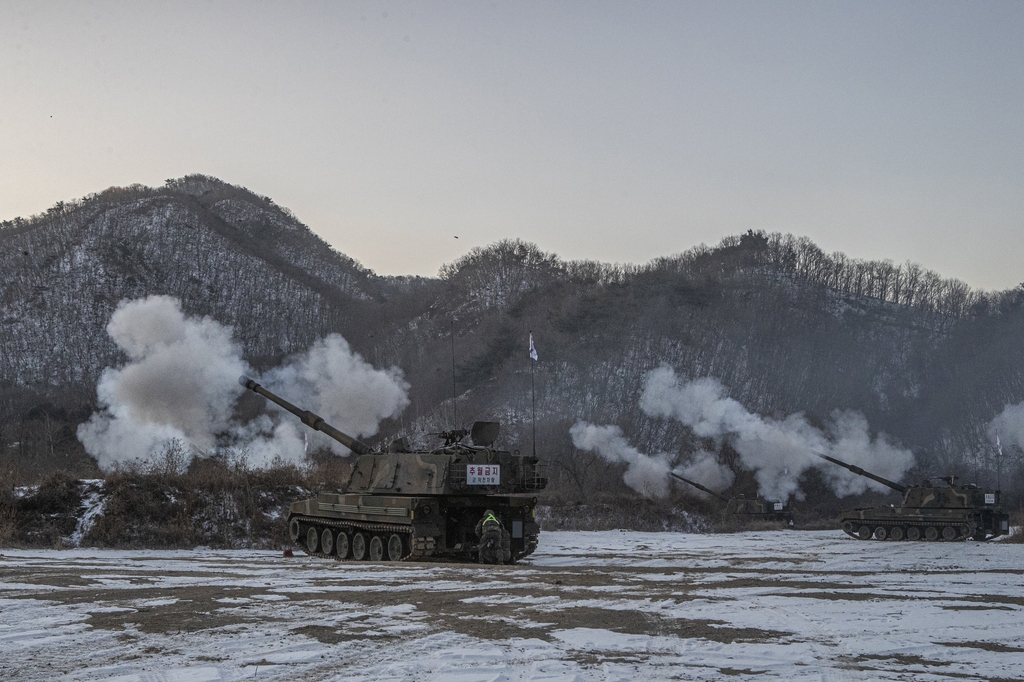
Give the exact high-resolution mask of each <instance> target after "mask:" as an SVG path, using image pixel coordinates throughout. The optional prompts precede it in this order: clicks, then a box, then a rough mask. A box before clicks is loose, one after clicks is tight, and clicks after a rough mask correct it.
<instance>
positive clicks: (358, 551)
mask: <svg viewBox="0 0 1024 682" xmlns="http://www.w3.org/2000/svg"><path fill="white" fill-rule="evenodd" d="M352 558H353V559H355V560H356V561H362V560H363V559H365V558H366V536H365V535H363V534H362V533H356V534H355V535H353V536H352Z"/></svg>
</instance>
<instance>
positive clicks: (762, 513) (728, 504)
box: [668, 471, 791, 521]
mask: <svg viewBox="0 0 1024 682" xmlns="http://www.w3.org/2000/svg"><path fill="white" fill-rule="evenodd" d="M668 473H669V475H670V476H672V477H673V478H675V479H678V480H680V481H682V482H683V483H688V484H690V485H692V486H693V487H694V488H696V489H697V490H702V491H704V492H706V493H708V494H709V495H713V496H715V497H717V498H718V499H720V500H722V501H723V502H725V511H726V513H727V514H731V515H732V516H734V517H736V518H737V519H742V520H746V521H789V520H790V519H791V515H790V511H789V506H788V505H786V504H785V503H784V502H772V501H770V500H765V499H762V498H760V497H755V498H753V499H750V498H746V497H726V496H725V495H722V494H720V493H716V492H715V491H714V490H712V489H711V488H708V487H706V486H703V485H701V484H700V483H697V482H696V481H691V480H690V479H688V478H683V477H682V476H680V475H679V474H677V473H676V472H674V471H670V472H668Z"/></svg>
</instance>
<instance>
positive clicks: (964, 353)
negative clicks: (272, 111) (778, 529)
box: [0, 176, 1024, 497]
mask: <svg viewBox="0 0 1024 682" xmlns="http://www.w3.org/2000/svg"><path fill="white" fill-rule="evenodd" d="M0 247H2V248H0V271H2V272H3V275H4V276H3V283H2V290H0V319H2V320H3V324H2V327H0V448H2V452H3V453H4V454H3V466H4V467H5V468H6V469H7V470H13V471H17V472H20V474H19V475H23V476H30V475H32V474H37V473H42V472H45V471H48V470H51V469H55V468H66V469H70V470H72V471H76V472H87V471H89V470H90V467H91V466H92V465H91V464H90V461H91V460H90V458H89V457H88V456H87V455H86V454H85V451H84V449H83V448H82V446H81V444H80V443H79V442H78V440H77V438H76V437H75V428H76V427H77V425H78V424H80V423H81V422H84V421H86V420H87V419H88V418H89V415H90V414H92V413H93V412H94V411H95V410H96V408H97V403H96V384H97V381H98V379H99V377H100V375H101V372H102V371H103V369H104V368H106V367H113V366H117V365H119V364H123V362H124V361H125V357H124V356H123V354H122V353H121V352H120V351H118V349H117V347H116V346H115V345H114V343H113V342H112V341H111V339H110V338H109V337H108V335H107V333H106V331H105V326H106V325H107V322H108V321H109V319H110V316H111V314H112V312H113V311H114V309H115V307H116V306H117V304H118V303H119V302H120V301H122V300H126V299H137V298H142V297H145V296H147V295H151V294H164V295H170V296H174V297H176V298H178V299H180V301H181V304H182V308H183V311H184V312H185V313H186V314H188V315H190V316H209V317H211V318H213V319H214V320H216V321H218V322H220V323H221V324H224V325H228V326H230V327H231V328H232V329H233V333H234V336H235V339H236V340H237V341H238V342H239V343H240V344H241V347H242V351H243V354H244V357H245V359H246V360H247V361H248V362H249V363H250V364H252V365H253V366H254V367H255V368H257V369H262V368H269V367H271V366H274V365H276V364H278V363H279V362H280V361H281V360H282V359H283V358H285V357H286V356H288V355H291V354H293V353H296V352H299V351H303V350H305V349H306V348H308V347H309V346H310V345H311V344H312V343H313V342H314V341H316V340H317V339H320V338H323V337H324V336H326V335H327V334H330V333H334V332H336V333H340V334H341V335H342V336H344V337H345V339H347V340H348V342H349V343H350V344H351V346H352V348H353V349H354V350H355V351H357V352H358V353H360V354H361V355H362V356H363V357H364V358H365V359H366V360H367V361H368V362H370V363H371V364H373V365H374V366H376V367H390V366H396V367H398V368H400V369H401V370H402V372H403V374H404V378H405V380H406V381H407V382H408V383H409V385H410V389H409V393H408V397H409V404H408V406H407V407H406V408H405V409H404V412H402V413H401V415H400V416H398V417H396V418H394V419H389V420H387V421H385V422H384V424H383V425H382V427H381V435H380V437H390V436H393V435H396V434H399V433H402V434H405V435H407V436H409V437H411V438H412V439H413V440H415V441H420V442H423V443H426V442H427V439H428V438H429V436H428V435H427V433H428V432H429V431H432V430H436V429H437V428H438V427H440V426H445V425H448V424H450V422H451V420H452V419H453V409H452V393H453V377H452V358H453V349H452V335H453V334H454V360H455V376H454V391H455V393H457V394H458V402H457V410H458V420H459V422H460V423H462V424H467V423H469V422H471V421H472V420H474V419H482V418H491V419H498V420H500V421H502V422H503V424H504V429H505V430H504V433H503V440H504V442H505V443H506V444H507V445H510V446H513V447H520V448H524V449H525V448H529V447H531V446H532V442H531V440H532V438H531V423H530V417H531V381H532V383H533V385H535V387H536V398H537V401H536V405H537V427H536V428H537V449H538V454H540V455H541V456H542V457H543V458H544V459H545V461H547V462H548V464H549V467H550V473H551V477H552V486H551V490H552V491H554V492H556V493H559V494H564V495H566V496H580V497H583V496H586V495H588V494H589V493H592V492H593V491H596V490H598V489H601V490H607V489H608V488H609V486H615V485H621V483H619V477H620V475H621V468H618V467H617V466H615V465H613V464H610V463H607V462H605V461H603V460H601V459H600V458H599V457H598V456H597V455H596V454H594V453H591V452H587V451H582V450H579V449H577V448H576V447H574V445H573V441H572V439H571V438H570V436H569V429H570V428H571V427H572V426H573V424H574V423H576V422H577V421H579V420H586V421H588V422H592V423H596V424H611V425H617V426H619V427H620V428H621V429H622V432H623V433H624V434H625V436H626V437H627V438H628V439H629V441H630V442H631V443H632V444H633V445H635V446H636V447H637V448H638V449H639V450H641V451H643V452H649V453H655V452H663V453H669V455H671V456H672V457H676V458H678V460H679V461H681V462H685V461H686V460H687V459H688V458H689V457H690V456H691V454H692V453H694V452H695V451H697V450H698V449H705V450H708V449H713V450H715V451H717V452H719V454H720V457H721V459H722V461H723V462H726V463H727V464H728V463H731V464H733V466H736V464H735V461H734V460H733V459H730V451H729V446H728V443H727V442H711V441H710V440H709V439H707V438H703V439H702V438H698V437H697V436H695V435H694V432H693V431H692V429H689V428H688V427H686V426H684V425H682V424H680V423H678V422H673V421H671V420H666V419H658V418H653V417H651V416H650V415H649V414H647V413H645V412H644V411H643V410H642V409H641V407H640V404H641V394H642V392H643V389H644V381H645V377H646V376H647V375H648V373H649V372H650V371H651V370H653V369H655V368H657V367H659V366H660V365H662V364H667V365H669V366H670V367H672V368H673V369H674V370H675V372H676V373H677V374H678V375H679V376H680V377H686V378H690V379H695V378H699V377H714V378H716V379H718V380H719V381H720V382H721V384H722V385H723V386H724V387H725V389H726V391H727V392H728V395H729V396H730V397H731V398H734V399H735V400H736V401H739V403H740V404H742V405H743V406H744V407H745V408H746V409H747V410H749V411H750V412H752V413H756V414H758V415H763V416H764V417H766V418H777V419H781V418H785V417H786V416H787V415H791V414H794V413H801V412H802V413H804V414H805V415H806V417H807V419H808V421H809V422H810V423H811V424H815V425H818V424H823V423H825V422H827V421H828V420H829V419H830V418H831V416H832V414H833V412H834V411H835V410H854V411H856V412H859V413H860V414H862V415H863V416H864V417H865V418H866V419H867V423H868V424H869V425H870V428H871V430H872V432H873V433H878V432H885V433H886V434H888V436H889V437H890V438H891V439H892V440H893V441H895V442H898V443H899V444H900V445H902V446H903V447H905V448H908V449H910V450H911V451H912V452H913V453H914V456H915V459H916V462H917V466H916V468H915V469H914V470H913V471H911V472H910V475H912V476H916V477H920V476H924V475H939V474H947V473H957V474H960V475H962V476H965V477H966V478H967V479H968V480H971V481H978V482H980V483H987V484H990V485H995V483H996V477H997V475H1001V482H1002V486H1003V488H1004V489H1007V490H1008V491H1010V492H1011V493H1012V492H1013V491H1019V488H1020V485H1021V484H1022V483H1024V477H1022V476H1021V473H1022V472H1021V468H1020V465H1019V462H1020V460H1019V459H1018V458H1017V456H1018V455H1019V454H1020V449H1019V448H1018V447H1017V446H1016V445H1015V444H1013V443H1012V442H1011V443H1005V445H1007V447H1006V448H1004V450H1005V453H1004V456H1003V457H1002V458H1001V459H1000V457H999V455H998V452H997V450H996V448H995V446H994V445H993V443H992V439H991V434H990V433H989V424H990V422H992V420H993V418H994V417H996V416H997V415H998V414H1000V413H1001V412H1002V411H1003V409H1004V408H1005V407H1006V406H1007V405H1009V404H1015V403H1019V402H1021V401H1022V400H1024V370H1022V367H1024V364H1022V362H1021V361H1022V360H1024V289H1022V288H1017V289H1013V290H1009V291H1005V292H994V293H991V292H990V293H986V292H979V291H975V290H972V289H970V288H969V287H968V286H967V285H966V284H964V283H963V282H959V281H956V280H948V279H943V278H942V277H940V276H939V275H938V274H936V273H933V272H930V271H928V270H926V269H924V268H922V267H920V266H918V265H914V264H904V265H895V264H893V263H890V262H888V261H884V262H865V261H857V260H852V259H848V258H846V257H844V256H843V255H841V254H833V255H827V254H824V253H823V252H822V251H821V250H820V249H819V248H817V247H816V246H815V245H814V244H813V243H811V242H809V241H808V240H806V239H799V238H795V237H792V236H789V235H779V234H763V233H753V232H752V233H748V234H745V235H741V236H735V237H730V238H727V239H725V240H723V241H722V243H721V244H719V245H717V246H714V247H706V246H699V247H695V248H692V249H690V250H688V251H685V252H683V253H681V254H679V255H675V256H671V257H666V258H662V259H658V260H656V261H653V262H651V263H649V264H646V265H643V266H635V267H634V266H629V267H622V266H612V265H607V264H601V263H594V262H567V261H563V260H561V259H559V258H558V257H557V256H555V255H553V254H546V253H543V252H541V251H540V250H538V249H537V248H536V247H535V246H533V245H531V244H526V243H523V242H519V241H504V242H499V243H497V244H494V245H492V246H490V247H487V248H484V249H474V250H473V251H471V252H470V253H468V254H467V255H465V256H463V257H462V258H460V259H458V260H456V261H454V262H452V263H450V264H448V265H446V266H445V267H443V268H442V270H441V272H440V273H439V275H438V277H437V278H388V277H380V276H377V275H375V274H374V273H372V272H370V271H368V270H367V269H365V268H363V267H361V266H360V265H359V264H358V263H356V262H354V261H353V260H352V259H350V258H348V257H346V256H344V255H342V254H339V253H337V252H336V251H334V250H332V249H331V248H330V247H329V246H328V245H327V244H326V243H325V242H323V241H322V240H321V239H319V238H318V237H317V236H316V235H315V234H314V233H313V232H311V231H310V230H309V229H308V228H307V227H306V226H304V225H303V224H301V223H300V222H299V221H298V220H297V219H296V218H295V217H294V216H292V215H291V214H290V213H289V212H288V211H287V210H286V209H283V208H281V207H278V206H276V205H275V204H274V203H273V201H271V200H270V199H268V198H266V197H261V196H258V195H256V194H253V193H252V192H249V191H248V190H245V189H242V188H238V187H234V186H231V185H228V184H225V183H223V182H220V181H218V180H216V179H213V178H208V177H203V176H190V177H186V178H182V179H179V180H171V181H168V183H167V184H166V185H165V186H164V187H161V188H146V187H141V186H133V187H129V188H112V189H109V190H107V191H105V192H102V193H100V194H97V195H93V196H89V197H86V198H85V199H82V200H80V201H76V202H70V203H67V204H58V205H57V206H55V207H53V208H52V209H50V210H49V211H48V212H47V213H45V214H43V215H40V216H34V217H32V218H30V219H27V220H21V219H18V220H14V221H12V222H6V223H3V225H2V227H0ZM530 331H532V332H533V337H534V339H535V342H536V345H537V349H538V352H539V361H538V362H537V363H536V364H533V365H532V366H531V361H530V360H529V357H528V353H527V343H528V341H527V340H528V335H529V333H530ZM531 372H532V376H531ZM292 397H293V398H294V399H295V400H296V401H299V402H301V398H302V396H292ZM1004 440H1005V439H1004ZM997 469H1001V472H999V473H998V474H997ZM740 473H741V474H742V472H740ZM735 485H736V486H737V488H742V486H744V485H749V478H744V477H743V476H742V475H740V476H739V477H737V479H736V484H735Z"/></svg>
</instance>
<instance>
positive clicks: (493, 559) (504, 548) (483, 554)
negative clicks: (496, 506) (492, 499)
mask: <svg viewBox="0 0 1024 682" xmlns="http://www.w3.org/2000/svg"><path fill="white" fill-rule="evenodd" d="M476 534H477V537H479V538H480V545H479V550H478V554H477V558H478V560H479V561H480V563H482V564H503V563H505V562H507V561H509V560H510V559H511V558H512V551H511V546H510V543H511V537H510V536H509V534H508V531H506V530H505V528H504V527H503V526H502V525H501V521H499V520H498V517H497V516H495V515H494V512H493V511H492V510H490V509H488V510H487V511H485V512H484V516H483V518H482V519H480V521H478V522H477V524H476Z"/></svg>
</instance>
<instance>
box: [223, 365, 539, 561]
mask: <svg viewBox="0 0 1024 682" xmlns="http://www.w3.org/2000/svg"><path fill="white" fill-rule="evenodd" d="M238 383H240V384H241V385H242V386H244V387H245V388H247V389H248V390H250V391H252V392H254V393H256V394H258V395H261V396H263V397H264V398H266V399H267V400H270V401H272V402H273V403H275V404H276V405H279V406H280V407H281V408H283V409H284V410H286V411H288V412H290V413H292V414H293V415H295V416H296V417H298V418H299V419H300V420H301V421H302V423H303V424H305V425H306V426H308V427H310V428H311V429H314V430H316V431H320V432H322V433H325V434H327V435H328V436H330V437H331V438H333V439H334V440H336V441H338V442H339V443H341V444H342V445H344V446H345V447H347V448H348V449H350V450H351V451H352V452H354V453H356V455H358V457H357V458H356V460H355V461H354V462H353V466H352V472H351V474H350V475H349V477H348V480H347V481H346V482H345V483H343V484H342V485H341V486H340V487H339V490H338V491H337V492H323V493H320V494H319V495H317V496H316V497H314V498H310V499H305V500H299V501H297V502H294V503H293V504H292V505H291V512H290V514H289V516H288V530H289V533H290V535H291V537H292V540H293V541H294V542H295V543H296V544H297V545H298V546H299V548H300V549H302V550H303V551H305V552H307V553H308V554H312V555H315V556H319V557H324V558H333V559H338V560H350V559H354V560H362V559H367V558H368V559H370V560H373V561H381V560H391V561H407V560H424V559H428V558H432V559H443V560H473V559H475V558H476V555H477V551H478V549H479V548H478V544H477V543H478V537H477V535H476V533H475V527H476V524H477V522H478V521H479V520H480V518H481V517H482V516H483V514H484V512H485V511H486V510H488V509H489V510H492V511H493V513H494V515H495V516H496V517H497V518H498V520H499V521H500V522H501V524H502V526H503V528H504V529H505V530H506V531H507V532H508V533H509V535H510V548H509V549H510V552H511V558H512V561H515V560H516V559H519V558H522V557H524V556H527V555H528V554H530V553H531V552H533V550H534V549H536V547H537V536H538V533H539V532H540V527H539V526H538V525H537V522H536V504H537V498H536V497H534V495H536V493H537V492H538V491H540V490H542V489H543V488H544V487H545V486H546V485H547V479H545V478H544V477H543V475H542V471H541V466H540V463H539V462H538V460H537V458H536V457H533V456H527V455H521V454H520V453H519V451H518V450H516V451H514V452H509V451H507V450H497V449H495V448H493V447H492V445H493V443H494V441H495V440H496V439H497V436H498V433H499V429H500V425H499V424H498V423H497V422H476V423H474V424H473V427H472V429H470V430H468V431H467V430H464V429H453V430H451V431H447V432H444V433H442V434H436V435H439V436H441V437H442V438H444V441H445V442H444V445H442V446H441V447H439V448H436V449H433V450H418V451H409V450H407V448H406V447H405V444H404V441H402V440H401V439H399V440H396V441H394V442H392V444H391V446H390V447H389V448H388V449H387V450H386V451H383V450H374V449H373V448H371V447H370V446H369V445H367V444H366V443H363V442H362V441H360V440H358V439H356V438H353V437H352V436H349V435H348V434H346V433H344V432H342V431H340V430H338V429H337V428H335V427H333V426H331V425H330V424H328V423H327V422H326V421H324V419H323V418H322V417H320V416H319V415H317V414H315V413H313V412H310V411H309V410H304V409H302V408H301V407H297V406H295V405H293V404H292V403H290V402H288V401H287V400H285V399H284V398H281V397H280V396H277V395H275V394H274V393H272V392H271V391H268V390H267V389H266V388H264V387H263V386H261V385H260V384H258V383H257V382H256V381H254V380H253V379H250V378H248V377H244V376H243V377H240V378H239V380H238ZM466 436H469V437H470V438H471V439H472V441H473V444H472V445H467V444H465V443H463V442H462V441H463V439H464V438H466Z"/></svg>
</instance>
